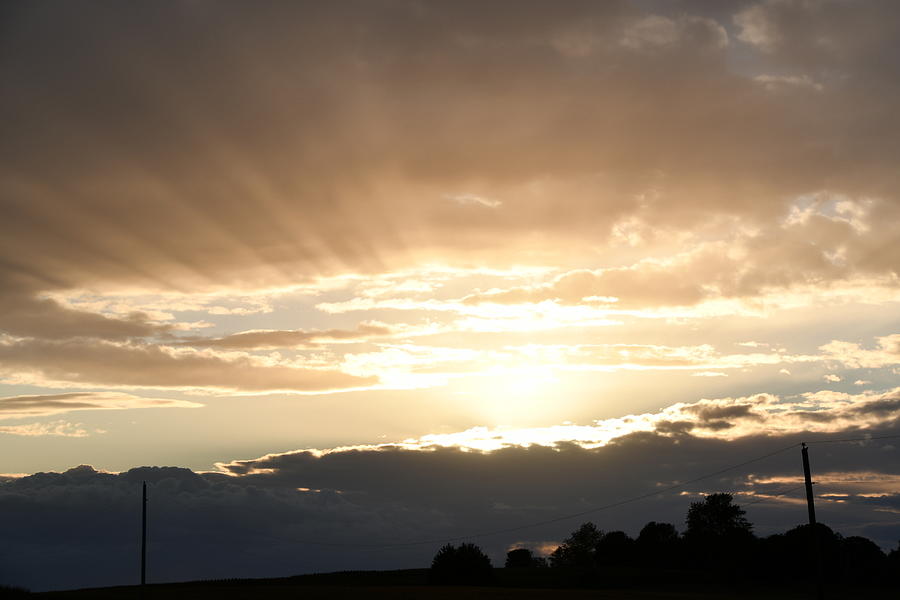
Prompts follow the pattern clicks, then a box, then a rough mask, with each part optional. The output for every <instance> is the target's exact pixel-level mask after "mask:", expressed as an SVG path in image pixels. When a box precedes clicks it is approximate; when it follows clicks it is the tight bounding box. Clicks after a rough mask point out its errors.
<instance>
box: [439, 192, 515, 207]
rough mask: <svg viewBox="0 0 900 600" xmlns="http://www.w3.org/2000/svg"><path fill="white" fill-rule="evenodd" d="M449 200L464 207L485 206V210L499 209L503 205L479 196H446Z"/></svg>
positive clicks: (497, 201) (498, 201)
mask: <svg viewBox="0 0 900 600" xmlns="http://www.w3.org/2000/svg"><path fill="white" fill-rule="evenodd" d="M444 198H446V199H447V200H451V201H453V202H456V203H457V204H462V205H466V204H469V205H474V206H483V207H484V208H498V207H500V206H502V205H503V203H502V202H501V201H500V200H493V199H491V198H485V197H483V196H479V195H477V194H456V195H447V196H444Z"/></svg>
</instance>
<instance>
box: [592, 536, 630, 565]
mask: <svg viewBox="0 0 900 600" xmlns="http://www.w3.org/2000/svg"><path fill="white" fill-rule="evenodd" d="M596 553H597V563H598V564H601V565H624V564H628V563H631V562H632V561H633V560H634V540H633V539H631V538H630V537H628V534H627V533H625V532H624V531H610V532H609V533H607V534H606V535H604V536H603V537H602V538H600V541H599V542H598V543H597V550H596Z"/></svg>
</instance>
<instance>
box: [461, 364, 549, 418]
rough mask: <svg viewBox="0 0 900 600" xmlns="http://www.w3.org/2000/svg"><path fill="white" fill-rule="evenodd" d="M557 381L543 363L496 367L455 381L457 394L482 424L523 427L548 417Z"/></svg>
mask: <svg viewBox="0 0 900 600" xmlns="http://www.w3.org/2000/svg"><path fill="white" fill-rule="evenodd" d="M558 384H559V378H558V376H557V373H556V372H555V371H554V370H553V369H552V368H550V367H547V366H544V365H533V364H521V365H515V366H502V367H501V366H498V367H491V368H489V369H485V370H482V371H480V372H478V373H477V374H474V375H472V376H470V377H467V378H465V380H463V381H460V382H458V384H457V387H458V388H459V391H458V392H457V393H458V394H459V395H461V396H463V397H465V398H467V399H468V401H469V402H470V403H471V405H472V410H473V411H474V412H475V413H476V415H477V417H478V418H479V420H480V423H482V424H484V425H491V426H526V425H531V424H534V423H537V422H542V421H543V420H545V419H547V418H551V416H552V415H553V414H554V411H555V410H556V409H557V403H556V402H555V401H554V398H555V397H556V396H557V395H558V389H557V388H558Z"/></svg>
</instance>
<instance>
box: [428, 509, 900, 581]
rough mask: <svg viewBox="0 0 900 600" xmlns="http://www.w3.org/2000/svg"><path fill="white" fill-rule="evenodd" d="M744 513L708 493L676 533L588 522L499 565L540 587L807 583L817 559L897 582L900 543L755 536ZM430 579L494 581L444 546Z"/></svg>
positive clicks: (826, 530) (825, 568) (838, 569)
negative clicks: (635, 579)
mask: <svg viewBox="0 0 900 600" xmlns="http://www.w3.org/2000/svg"><path fill="white" fill-rule="evenodd" d="M745 514H746V513H745V511H744V510H743V509H742V508H740V507H739V506H737V505H736V504H734V502H733V497H732V496H731V494H711V495H709V496H706V497H705V498H704V500H702V501H699V502H693V503H691V505H690V508H689V509H688V512H687V516H686V518H685V526H686V528H685V530H684V532H683V533H679V532H678V530H677V529H676V528H675V526H674V525H672V524H671V523H659V522H656V521H650V522H649V523H647V524H646V525H644V527H643V528H642V529H641V531H640V533H639V534H638V536H637V538H632V537H630V536H629V535H628V534H626V533H625V532H623V531H606V532H605V531H602V530H601V529H599V528H598V527H597V526H596V525H595V524H593V523H591V522H587V523H583V524H582V525H581V526H580V527H579V528H578V529H576V530H575V531H573V532H572V533H571V534H570V535H569V536H568V537H567V538H566V539H565V540H563V542H562V543H561V544H560V545H559V546H558V547H557V548H556V549H555V550H554V551H553V552H552V553H551V554H550V555H549V556H547V557H544V556H539V555H536V554H535V553H534V552H533V551H532V550H530V549H529V548H513V549H511V550H510V551H509V552H508V553H507V555H506V563H505V565H504V566H505V570H507V571H509V570H512V571H517V572H520V573H532V574H536V573H537V572H541V573H543V574H542V575H539V576H538V577H539V578H541V579H542V580H543V581H544V582H546V581H548V580H551V579H552V580H553V581H555V582H556V583H559V584H563V585H602V584H603V583H604V578H606V579H607V581H608V580H609V579H610V578H612V579H615V578H619V579H622V578H623V577H624V578H627V577H628V576H629V575H630V576H639V577H640V578H641V580H643V581H646V580H648V578H649V579H650V580H656V581H658V582H664V581H666V580H671V579H678V578H680V579H690V580H697V579H705V580H723V579H727V580H731V581H740V580H752V581H756V582H765V581H786V580H788V581H789V580H804V579H809V577H810V574H813V573H817V572H818V570H819V560H821V565H822V579H823V581H824V582H826V583H843V584H853V585H856V584H861V585H869V584H871V585H889V586H898V585H900V545H898V548H897V549H895V550H892V551H891V552H890V553H889V554H885V553H884V552H883V551H882V550H881V548H879V547H878V546H877V545H876V544H875V543H874V542H872V541H871V540H869V539H867V538H864V537H860V536H849V537H844V536H842V535H841V534H839V533H836V532H835V531H833V530H832V529H831V528H830V527H828V526H827V525H823V524H821V523H820V524H817V525H816V526H815V527H812V526H810V525H800V526H798V527H795V528H793V529H791V530H789V531H787V532H785V533H779V534H775V535H770V536H767V537H762V538H761V537H757V536H756V535H754V533H753V525H752V524H751V523H750V522H749V521H748V520H747V519H746V517H745ZM548 576H549V577H548ZM429 579H430V581H431V582H433V583H435V584H468V585H484V584H490V583H492V582H494V580H495V573H494V569H493V565H492V564H491V560H490V558H489V557H488V556H487V555H486V554H485V553H484V552H483V551H482V550H481V548H479V547H478V546H477V545H475V544H470V543H465V544H461V545H459V546H453V545H452V544H447V545H445V546H443V547H442V548H440V550H438V552H437V554H436V555H435V556H434V559H433V560H432V564H431V569H430V571H429ZM532 579H535V578H534V577H532Z"/></svg>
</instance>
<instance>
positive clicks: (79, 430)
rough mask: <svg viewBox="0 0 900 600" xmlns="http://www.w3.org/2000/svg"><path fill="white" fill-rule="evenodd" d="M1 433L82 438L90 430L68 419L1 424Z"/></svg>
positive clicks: (88, 433)
mask: <svg viewBox="0 0 900 600" xmlns="http://www.w3.org/2000/svg"><path fill="white" fill-rule="evenodd" d="M0 433H5V434H8V435H19V436H25V437H36V436H47V435H55V436H60V437H75V438H81V437H87V436H89V435H90V432H89V431H88V430H87V429H85V428H84V427H83V426H82V424H81V423H68V422H66V421H53V422H50V423H28V424H25V425H0ZM100 433H102V432H100Z"/></svg>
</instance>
